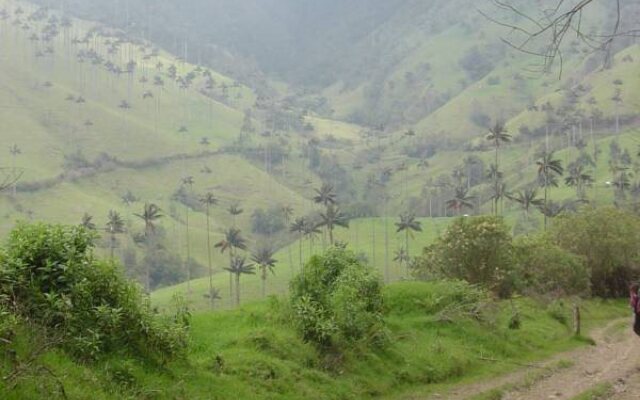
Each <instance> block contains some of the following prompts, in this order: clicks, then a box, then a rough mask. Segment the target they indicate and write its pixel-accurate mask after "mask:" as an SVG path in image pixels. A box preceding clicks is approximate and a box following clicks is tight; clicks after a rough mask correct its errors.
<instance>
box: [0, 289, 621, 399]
mask: <svg viewBox="0 0 640 400" xmlns="http://www.w3.org/2000/svg"><path fill="white" fill-rule="evenodd" d="M452 290H453V292H452ZM452 296H458V293H456V292H455V290H454V289H452V287H450V286H449V285H448V284H446V283H398V284H394V285H391V286H389V287H387V288H386V289H385V298H386V304H387V308H388V312H387V316H386V320H387V323H388V327H389V335H390V343H389V345H388V347H387V348H386V349H384V350H372V351H368V352H365V353H363V354H361V355H355V354H353V353H347V354H345V357H344V358H343V359H342V361H341V362H340V361H336V360H332V359H323V358H322V357H319V356H318V354H317V353H316V352H315V350H314V349H313V348H312V347H311V346H310V345H308V344H304V343H302V342H301V341H300V339H299V338H298V337H297V335H296V334H295V332H294V331H293V330H292V328H291V327H290V326H288V324H287V322H286V321H283V320H281V319H280V318H279V317H278V315H279V314H278V311H277V310H278V307H275V308H274V306H269V305H268V304H267V303H266V302H262V303H256V304H251V305H247V306H244V307H243V308H242V309H241V310H236V311H224V312H216V313H198V314H196V315H195V316H194V320H193V325H192V326H193V332H192V333H193V343H192V346H191V351H190V354H189V355H188V358H187V359H186V360H183V361H177V362H173V363H170V364H169V365H166V366H164V367H154V366H151V365H144V364H140V363H139V362H137V361H135V360H132V359H126V358H125V357H121V356H118V355H114V356H112V357H111V358H109V359H107V360H104V361H101V362H99V363H97V364H94V365H91V364H88V365H87V364H76V363H74V362H73V361H72V360H70V359H69V358H68V357H67V356H65V355H64V354H61V353H59V352H48V353H46V354H45V355H44V356H43V357H42V358H38V359H37V360H36V362H35V363H34V366H35V365H41V364H44V365H46V366H47V367H48V368H50V369H51V370H52V372H53V373H54V374H56V376H58V377H59V378H60V379H61V382H62V383H63V384H64V385H65V388H66V391H67V395H68V397H69V398H71V399H78V398H83V396H86V393H88V392H89V391H90V392H91V393H92V396H93V398H96V399H111V398H126V397H141V396H142V397H145V396H150V397H153V398H159V399H162V398H176V397H180V398H190V399H204V398H209V399H227V398H232V397H233V398H251V399H299V398H303V397H306V398H309V397H311V398H323V399H359V398H369V397H380V396H384V397H386V396H391V397H394V398H395V397H401V396H402V394H403V393H404V392H405V391H411V392H414V391H415V390H417V389H418V388H422V389H420V390H421V391H423V392H429V391H434V390H442V389H443V385H445V386H446V385H450V384H454V383H459V382H461V381H470V380H475V379H480V378H486V377H488V376H490V375H493V374H496V373H500V372H505V371H506V370H509V369H511V368H512V365H511V364H509V363H508V362H506V363H487V362H485V361H482V360H479V359H478V357H480V356H482V357H485V358H495V359H499V360H506V361H508V360H512V359H517V360H518V362H527V361H530V360H533V359H537V358H542V357H545V356H547V355H549V354H551V353H553V352H557V351H561V350H566V349H569V348H572V347H575V346H578V345H580V344H584V341H582V340H576V339H574V338H572V336H571V334H570V329H569V328H568V327H567V326H565V325H562V324H561V323H559V322H558V321H557V320H555V319H553V318H552V317H551V316H550V314H549V313H547V312H546V311H545V309H544V306H542V305H541V304H538V303H535V302H532V301H530V300H523V299H520V300H517V301H516V306H517V307H518V309H519V310H520V312H521V315H522V318H523V320H522V321H523V325H522V328H521V329H520V330H515V331H514V330H509V329H507V321H508V318H509V315H510V311H509V310H510V308H509V306H508V305H507V304H503V305H502V306H500V309H501V311H500V312H499V314H498V316H497V318H496V319H495V323H494V324H492V325H486V324H481V323H478V322H477V321H472V320H468V319H465V318H454V322H453V323H451V322H441V321H439V319H438V317H437V312H438V311H439V310H441V308H442V307H443V304H446V303H447V302H448V301H449V300H448V299H450V298H451V297H452ZM583 309H584V310H585V311H584V315H585V316H584V320H585V324H586V325H587V327H593V326H601V325H602V324H603V323H604V321H606V320H609V319H611V318H616V317H622V316H624V315H625V314H626V312H625V311H626V308H625V307H624V305H622V304H621V303H618V302H600V301H590V302H587V303H585V304H584V305H583ZM565 312H566V313H569V312H570V308H566V309H565ZM27 338H28V335H25V336H23V337H22V339H21V340H22V343H23V346H22V347H21V348H20V351H19V356H23V355H24V354H26V352H27V351H28V347H27V346H28V340H27ZM323 366H325V367H323ZM0 368H2V369H4V368H7V365H6V364H0ZM125 383H128V384H129V385H128V386H127V385H125ZM3 384H4V383H2V382H0V393H3V392H4V394H5V395H4V396H3V398H6V399H18V398H19V399H29V398H37V397H39V396H40V395H42V393H43V392H46V393H48V394H49V396H53V397H52V398H55V394H56V393H57V387H56V385H55V381H54V380H52V379H51V377H50V376H49V375H42V374H37V373H36V374H35V375H33V376H27V377H25V378H24V379H21V380H20V381H19V382H18V385H17V386H16V388H15V390H14V391H12V392H9V393H7V392H6V387H4V386H2V385H3ZM125 388H126V389H125Z"/></svg>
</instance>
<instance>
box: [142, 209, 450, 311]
mask: <svg viewBox="0 0 640 400" xmlns="http://www.w3.org/2000/svg"><path fill="white" fill-rule="evenodd" d="M449 220H450V219H448V218H437V219H434V220H431V219H428V218H423V219H421V220H420V221H421V222H422V232H417V233H416V234H415V235H414V238H413V239H410V243H409V249H410V251H411V254H412V255H416V254H417V253H418V252H419V251H420V249H421V248H422V246H424V245H425V244H427V243H430V242H432V241H433V240H434V239H435V238H436V237H437V236H438V235H439V234H440V233H441V232H442V230H443V229H444V228H445V227H446V225H447V224H448V223H449ZM395 222H396V219H395V218H388V220H387V221H386V228H387V229H388V242H389V253H388V261H389V262H388V264H387V265H388V268H387V272H386V276H387V278H388V280H389V281H395V280H398V279H402V278H404V277H406V272H405V267H404V266H401V265H399V264H398V263H397V262H394V261H393V258H394V253H395V250H396V249H398V248H399V247H401V246H404V235H403V234H396V232H395V225H394V223H395ZM384 232H385V220H384V219H383V218H364V219H357V220H353V221H351V222H350V227H349V229H343V228H336V232H335V238H336V240H340V241H344V242H347V243H349V247H350V248H351V249H352V250H354V251H355V252H356V253H359V254H362V255H363V256H364V257H366V259H367V260H368V261H369V263H370V264H371V265H373V266H374V267H375V268H376V269H377V270H378V271H379V272H380V274H381V275H382V276H384V275H385V238H384ZM327 241H328V239H326V240H324V244H325V245H327V244H328V243H327ZM322 248H323V239H322V238H321V237H318V238H317V239H316V240H315V241H314V243H313V244H311V243H310V242H309V241H308V240H305V241H303V244H302V259H303V260H307V259H308V258H309V257H310V256H311V255H312V254H318V253H320V252H321V251H322ZM275 259H276V260H278V262H277V265H276V269H275V275H269V276H268V278H267V294H282V293H285V292H286V290H287V289H288V285H289V280H290V279H291V277H292V276H293V274H295V273H297V272H298V271H299V269H300V262H299V260H300V246H299V242H298V241H296V242H294V243H292V244H290V245H288V246H286V247H285V248H283V249H281V250H280V251H278V252H277V253H276V255H275ZM223 266H226V261H225V262H223ZM216 270H217V271H220V270H221V268H220V266H217V268H216ZM228 280H229V278H228V274H226V273H223V274H219V275H216V277H215V280H214V285H215V286H216V287H219V288H220V289H222V300H221V301H220V302H219V304H220V306H228V304H229V297H228V286H229V284H228ZM208 285H209V280H208V278H201V279H196V280H194V281H192V282H191V289H192V291H193V294H192V297H191V301H192V306H193V307H194V308H195V309H205V308H206V307H207V306H208V301H207V299H205V298H204V297H203V295H204V294H205V293H207V292H208V290H209V289H208V287H209V286H208ZM175 293H182V294H185V293H186V283H182V284H179V285H175V286H170V287H166V288H163V289H159V290H157V291H155V292H153V293H152V297H151V299H152V301H153V304H154V305H156V306H158V307H160V308H161V309H166V308H167V307H169V305H170V304H171V300H172V298H173V295H174V294H175ZM241 294H242V298H243V299H244V301H251V300H255V299H259V298H260V296H261V280H260V277H259V275H247V276H243V277H242V281H241Z"/></svg>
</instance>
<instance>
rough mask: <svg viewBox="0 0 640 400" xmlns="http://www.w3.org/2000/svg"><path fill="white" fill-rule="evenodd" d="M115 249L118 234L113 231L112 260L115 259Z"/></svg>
mask: <svg viewBox="0 0 640 400" xmlns="http://www.w3.org/2000/svg"><path fill="white" fill-rule="evenodd" d="M115 249H116V235H115V234H114V233H113V232H112V233H111V261H113V259H114V252H115Z"/></svg>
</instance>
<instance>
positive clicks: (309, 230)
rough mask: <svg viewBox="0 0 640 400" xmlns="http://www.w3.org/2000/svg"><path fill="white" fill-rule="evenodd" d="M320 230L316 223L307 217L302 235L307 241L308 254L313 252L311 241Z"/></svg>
mask: <svg viewBox="0 0 640 400" xmlns="http://www.w3.org/2000/svg"><path fill="white" fill-rule="evenodd" d="M321 233H322V231H321V230H320V228H318V224H317V223H316V222H315V221H314V220H312V219H311V218H308V219H307V220H306V221H305V224H304V237H305V238H306V239H307V240H308V241H309V256H311V253H313V241H314V239H316V238H317V237H318V235H319V234H321Z"/></svg>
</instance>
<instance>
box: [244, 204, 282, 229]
mask: <svg viewBox="0 0 640 400" xmlns="http://www.w3.org/2000/svg"><path fill="white" fill-rule="evenodd" d="M284 227H285V219H284V215H283V213H282V206H275V207H271V208H269V209H268V210H263V209H262V208H258V209H256V210H255V211H254V212H253V214H251V231H252V232H253V233H258V234H261V235H272V234H274V233H278V232H280V231H282V230H283V229H284Z"/></svg>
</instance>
